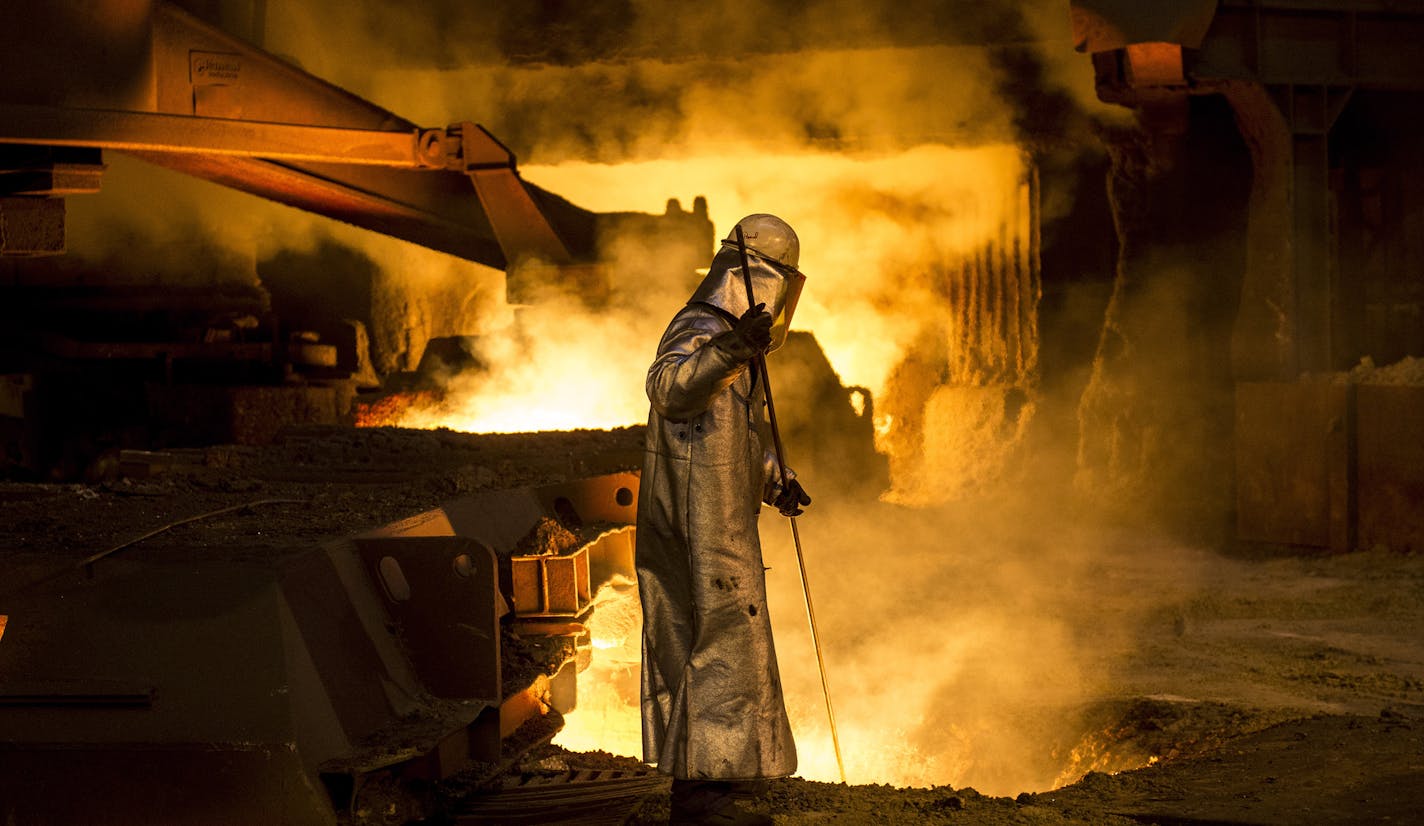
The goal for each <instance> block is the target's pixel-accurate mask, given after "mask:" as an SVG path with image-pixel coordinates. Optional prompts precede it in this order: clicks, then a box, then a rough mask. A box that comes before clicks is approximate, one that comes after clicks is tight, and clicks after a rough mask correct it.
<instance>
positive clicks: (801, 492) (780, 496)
mask: <svg viewBox="0 0 1424 826" xmlns="http://www.w3.org/2000/svg"><path fill="white" fill-rule="evenodd" d="M771 504H772V506H773V507H775V508H776V509H777V510H779V511H781V515H782V516H800V515H801V508H802V506H804V505H809V504H811V497H809V496H807V495H806V490H805V488H803V487H801V483H800V482H798V481H796V480H795V479H792V480H791V481H790V482H788V483H786V487H784V488H782V489H781V490H780V491H778V492H777V494H776V498H775V499H773V500H771Z"/></svg>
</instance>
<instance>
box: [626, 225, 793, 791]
mask: <svg viewBox="0 0 1424 826" xmlns="http://www.w3.org/2000/svg"><path fill="white" fill-rule="evenodd" d="M751 268H752V270H753V275H754V279H753V281H754V284H755V287H754V288H755V292H756V297H757V300H758V301H759V302H760V301H765V302H766V305H767V311H768V312H770V313H771V314H772V316H773V317H777V316H779V315H780V314H781V310H782V306H781V303H782V302H783V301H784V299H785V295H786V289H785V286H784V284H781V283H779V282H780V280H781V279H780V276H779V275H778V274H777V271H776V269H775V268H773V267H771V266H769V265H768V264H766V263H765V262H763V261H759V260H757V259H753V260H752V264H751ZM735 285H742V286H741V288H740V289H741V297H740V302H739V304H738V305H736V306H735V307H726V306H721V304H720V301H719V298H722V297H724V298H726V299H727V300H728V301H731V302H736V298H735V296H736V295H737V290H736V289H735V288H734V287H735ZM709 299H710V300H712V301H719V304H718V305H716V306H714V305H713V304H711V303H708V301H709ZM746 307H747V299H746V290H745V286H744V282H743V280H742V275H741V270H740V265H739V263H738V261H737V253H736V251H735V250H727V249H724V250H722V252H721V253H719V254H718V255H717V257H716V258H714V259H713V262H712V267H711V270H710V272H709V273H708V276H707V279H706V280H705V281H704V282H703V285H702V287H699V288H698V291H697V292H696V293H694V295H693V300H692V301H690V302H689V303H688V304H687V306H686V307H684V308H683V309H682V310H681V311H680V312H679V313H678V314H677V315H676V316H675V317H674V318H673V320H672V323H671V324H670V325H669V326H668V329H667V332H666V333H664V334H663V339H662V342H661V343H660V344H659V345H658V355H657V359H656V360H655V361H654V362H653V364H652V366H651V367H650V368H649V370H648V378H647V392H648V398H649V400H650V401H651V402H652V410H651V412H650V413H649V415H648V431H647V443H646V454H645V457H644V464H643V477H642V481H641V484H640V492H639V499H638V531H637V569H638V587H639V592H640V595H641V598H642V603H643V688H642V712H643V755H644V759H645V760H646V761H647V762H650V763H656V764H657V766H658V769H659V770H660V771H662V772H663V773H665V774H669V775H672V776H673V777H675V778H680V779H719V780H732V779H751V778H761V777H784V776H787V775H790V774H791V773H793V772H794V771H795V770H796V745H795V743H794V742H793V741H792V737H791V726H790V723H789V722H788V720H787V717H786V707H785V703H784V701H783V699H782V691H781V679H780V676H779V673H778V670H777V664H776V651H775V648H774V647H773V645H772V636H771V621H770V617H769V616H768V613H767V607H766V577H765V572H764V571H765V569H764V567H763V565H762V555H761V541H760V538H759V537H758V534H757V516H758V513H759V511H760V508H761V505H762V503H763V502H770V501H771V499H772V497H773V496H774V494H775V492H776V489H777V487H778V485H777V484H776V482H777V479H776V477H777V471H776V470H775V455H774V454H773V453H772V452H771V451H770V450H766V449H764V448H763V447H762V445H763V444H764V443H769V442H764V440H763V438H762V437H761V435H760V434H759V432H758V431H759V430H761V429H762V428H763V425H764V422H765V413H764V403H763V400H762V399H763V397H762V394H761V393H760V392H758V389H757V387H756V384H755V382H754V378H753V376H752V370H751V368H750V366H749V364H748V363H747V362H746V361H744V360H741V359H739V358H737V357H736V356H734V355H732V353H733V352H736V347H735V346H731V348H730V352H729V349H727V347H728V345H729V344H730V343H731V339H730V336H731V329H732V324H733V320H734V319H735V317H736V316H737V315H739V314H740V313H741V311H742V310H744V309H746Z"/></svg>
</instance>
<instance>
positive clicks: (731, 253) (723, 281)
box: [688, 241, 806, 352]
mask: <svg viewBox="0 0 1424 826" xmlns="http://www.w3.org/2000/svg"><path fill="white" fill-rule="evenodd" d="M747 261H748V263H749V265H750V268H751V277H752V294H753V295H754V296H755V297H756V303H758V304H765V305H766V311H767V312H769V313H771V317H772V319H773V321H772V325H771V347H769V348H768V350H767V352H770V351H772V350H775V349H777V348H778V347H780V346H781V345H782V344H785V343H786V334H787V332H788V331H789V330H790V328H791V316H792V315H793V314H794V313H795V312H796V302H797V300H798V299H799V298H800V297H801V287H802V286H803V285H804V284H805V283H806V276H805V275H802V274H801V271H800V270H798V269H796V268H795V267H788V266H786V265H784V264H780V263H776V262H773V261H770V260H768V259H766V258H763V257H761V256H760V255H758V254H757V252H756V251H755V250H750V249H749V250H747ZM697 302H700V303H703V304H711V305H712V306H713V307H716V308H717V309H719V310H722V311H723V312H725V313H727V314H728V315H730V316H731V317H732V318H740V317H741V315H742V313H745V312H746V311H747V308H748V307H750V306H751V304H748V303H747V283H746V279H745V278H744V277H743V276H742V261H741V255H740V253H739V252H738V251H737V245H736V243H735V242H727V241H723V242H722V249H721V250H719V251H718V252H717V254H716V255H715V256H714V257H713V258H712V266H711V268H710V269H709V270H708V271H707V277H706V278H704V279H702V283H701V284H700V285H698V287H697V289H696V290H694V291H693V293H692V298H690V299H688V303H689V304H692V303H697Z"/></svg>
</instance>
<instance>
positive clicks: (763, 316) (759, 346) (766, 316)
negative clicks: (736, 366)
mask: <svg viewBox="0 0 1424 826" xmlns="http://www.w3.org/2000/svg"><path fill="white" fill-rule="evenodd" d="M728 338H730V339H731V340H730V341H729V342H728V344H729V345H731V346H729V347H728V348H727V349H728V352H730V353H731V354H732V355H733V356H736V357H737V358H739V359H741V360H742V361H751V360H752V359H754V358H756V356H757V354H758V353H764V352H766V348H768V347H770V346H771V313H768V312H767V311H766V304H764V303H763V304H758V305H756V306H755V307H752V308H750V309H748V310H747V311H746V312H745V313H742V317H741V318H739V319H737V323H736V324H734V325H732V333H731V335H730V336H729V337H728Z"/></svg>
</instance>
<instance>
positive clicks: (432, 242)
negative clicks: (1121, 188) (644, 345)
mask: <svg viewBox="0 0 1424 826" xmlns="http://www.w3.org/2000/svg"><path fill="white" fill-rule="evenodd" d="M100 6H101V7H103V8H97V9H93V8H88V7H81V6H76V5H71V4H48V3H39V2H29V0H26V2H21V3H17V4H12V6H11V7H10V8H8V9H7V11H6V15H7V18H8V19H7V24H6V25H5V26H4V27H0V28H2V29H3V30H2V31H0V51H3V52H5V53H6V54H7V67H10V66H11V65H12V64H13V71H11V70H10V68H7V72H6V76H7V77H6V79H5V80H0V124H3V127H0V171H2V172H3V173H4V174H0V194H3V200H0V225H3V226H5V227H6V228H7V231H6V232H5V233H4V234H3V236H0V237H3V242H0V253H4V254H8V255H27V254H42V253H54V252H60V251H62V249H63V232H62V226H61V227H60V228H59V229H58V230H56V228H55V226H54V224H53V222H54V220H55V218H56V217H58V219H59V220H60V221H62V212H63V210H62V204H61V203H60V202H57V201H53V200H50V201H49V202H48V203H46V202H37V201H35V200H34V199H35V198H49V199H54V198H59V197H63V196H65V195H68V194H73V193H77V192H93V191H97V190H98V188H99V185H100V180H101V177H102V160H101V158H100V156H99V155H98V154H97V153H98V152H102V151H105V150H108V151H118V152H125V153H129V154H132V155H135V156H137V157H140V158H143V159H145V160H147V161H150V162H152V163H155V164H158V165H161V166H166V167H169V168H172V169H176V170H179V171H182V172H185V173H188V174H191V175H194V176H197V177H199V178H204V179H207V180H210V181H214V182H217V183H220V184H223V185H225V186H229V187H233V188H235V189H240V190H243V191H245V192H251V193H254V194H257V195H260V196H262V197H265V198H270V199H272V200H274V201H278V202H280V203H284V204H288V205H291V206H296V207H300V208H302V209H306V210H309V211H312V212H316V213H318V214H322V215H326V216H329V217H332V218H337V219H340V220H342V221H346V222H348V223H352V224H355V225H356V226H360V227H364V228H367V229H371V230H374V231H376V232H380V233H384V234H387V235H391V236H394V237H397V238H402V239H405V240H407V241H412V242H414V243H417V244H421V245H423V246H426V247H429V248H431V249H436V250H440V251H442V252H447V253H450V254H451V255H456V256H459V257H461V258H465V259H468V260H470V261H476V262H479V263H481V264H485V265H488V266H491V267H496V268H500V269H505V268H508V267H510V266H511V265H512V264H514V263H517V262H518V261H520V260H522V259H537V260H539V261H540V262H543V263H545V264H551V265H557V264H571V263H574V262H575V261H579V260H583V261H587V260H588V259H589V258H590V257H591V255H592V244H593V222H594V216H593V214H592V213H589V212H587V211H586V210H582V209H580V208H578V207H576V206H574V205H572V204H570V203H568V202H567V201H565V200H563V199H561V198H559V197H557V196H555V195H553V194H552V193H549V192H546V191H544V190H542V189H539V188H538V187H535V186H533V185H531V184H529V183H527V182H525V181H524V180H522V179H521V178H520V177H519V174H518V172H517V169H516V164H515V158H514V155H513V153H511V152H510V151H509V149H508V148H506V147H505V146H504V145H503V144H501V143H500V142H499V140H498V139H497V138H495V137H494V136H493V135H491V134H490V133H489V131H488V130H486V129H484V128H482V127H480V126H478V125H477V124H473V123H458V124H453V125H450V126H446V127H440V128H422V127H420V126H417V125H416V124H414V123H411V122H410V121H407V120H405V119H403V118H401V117H399V116H397V115H395V114H393V113H391V112H388V111H386V110H384V109H382V108H381V107H379V106H376V105H375V104H373V103H370V102H369V101H365V100H363V99H361V98H359V97H357V96H355V95H353V94H351V93H350V92H347V91H345V90H344V89H341V88H339V87H336V86H333V85H332V84H330V83H327V82H325V81H323V80H321V79H320V78H317V77H315V76H313V75H311V74H309V73H307V72H304V71H302V70H301V69H298V68H296V67H295V66H293V65H291V64H290V63H287V62H286V61H283V60H281V59H279V58H277V57H275V56H273V55H270V54H268V53H266V52H264V51H263V50H261V49H259V48H257V47H256V46H253V45H252V44H250V43H247V42H246V41H244V40H242V39H240V38H237V37H234V36H232V35H230V34H228V33H226V32H224V31H222V30H221V29H218V28H217V27H215V26H212V25H209V24H207V23H205V22H203V21H201V20H199V19H198V18H196V17H194V16H193V15H191V14H189V13H188V12H186V11H184V10H182V9H180V8H178V7H176V6H173V5H171V4H168V3H164V2H156V1H155V0H149V2H143V3H120V2H113V3H107V4H100ZM109 7H112V8H109ZM96 41H101V42H102V43H103V44H104V48H95V42H96ZM64 45H68V46H70V47H72V51H71V50H67V49H65V48H56V46H64ZM37 211H38V212H39V213H40V214H39V216H37V217H36V216H34V213H36V212H37Z"/></svg>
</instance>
